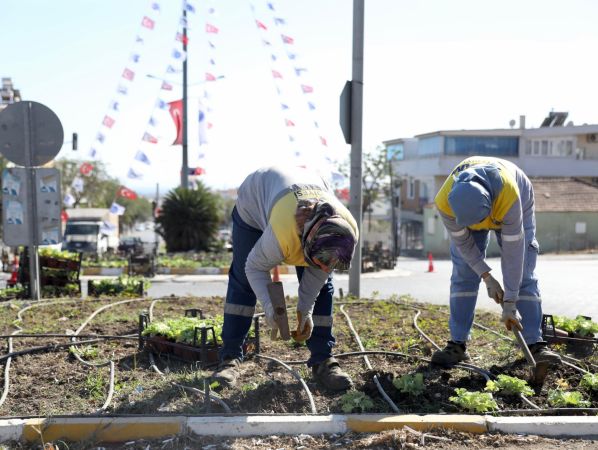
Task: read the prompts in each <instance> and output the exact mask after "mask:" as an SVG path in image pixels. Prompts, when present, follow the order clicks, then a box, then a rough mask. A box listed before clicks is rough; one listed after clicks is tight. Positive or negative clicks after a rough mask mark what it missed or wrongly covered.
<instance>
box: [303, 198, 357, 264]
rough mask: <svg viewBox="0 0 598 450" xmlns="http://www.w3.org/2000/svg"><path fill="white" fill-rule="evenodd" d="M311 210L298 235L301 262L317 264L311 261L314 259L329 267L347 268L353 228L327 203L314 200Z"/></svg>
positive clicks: (353, 241) (351, 251)
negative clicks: (301, 252) (301, 247)
mask: <svg viewBox="0 0 598 450" xmlns="http://www.w3.org/2000/svg"><path fill="white" fill-rule="evenodd" d="M314 211H315V213H314V215H313V217H312V218H311V219H310V220H308V221H307V222H305V225H304V227H303V236H302V238H301V244H302V246H303V255H304V256H305V261H306V262H307V263H308V264H309V265H310V266H313V267H318V265H317V264H315V263H314V258H317V259H318V260H319V261H321V262H322V263H324V264H325V265H326V266H328V267H330V268H331V269H338V270H348V269H349V267H350V266H351V259H352V258H353V251H354V250H355V244H356V243H357V239H356V236H355V232H354V231H353V228H352V227H351V225H350V224H349V223H348V222H347V221H346V220H345V219H343V218H342V217H341V216H340V215H338V214H336V211H335V210H334V208H333V206H332V205H331V204H330V203H326V202H318V203H317V204H316V206H315V207H314Z"/></svg>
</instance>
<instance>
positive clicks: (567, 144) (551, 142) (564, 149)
mask: <svg viewBox="0 0 598 450" xmlns="http://www.w3.org/2000/svg"><path fill="white" fill-rule="evenodd" d="M527 144H530V145H531V153H528V152H527ZM527 144H526V152H525V154H526V155H531V156H554V157H557V158H565V157H568V156H572V155H573V149H574V148H575V139H574V138H552V139H533V140H531V141H528V142H527Z"/></svg>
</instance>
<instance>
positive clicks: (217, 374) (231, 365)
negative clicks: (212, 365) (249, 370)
mask: <svg viewBox="0 0 598 450" xmlns="http://www.w3.org/2000/svg"><path fill="white" fill-rule="evenodd" d="M240 366H241V360H240V359H239V358H230V359H225V360H224V361H222V362H221V363H220V364H219V365H218V368H217V369H216V370H215V371H214V373H213V374H212V377H211V378H212V381H217V382H218V383H220V385H221V386H223V387H233V386H235V385H236V384H237V378H239V375H240V373H241V370H240Z"/></svg>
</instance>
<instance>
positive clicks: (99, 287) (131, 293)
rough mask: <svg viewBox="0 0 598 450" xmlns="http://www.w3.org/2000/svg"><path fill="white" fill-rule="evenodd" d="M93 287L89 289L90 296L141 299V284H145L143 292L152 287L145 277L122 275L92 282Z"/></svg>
mask: <svg viewBox="0 0 598 450" xmlns="http://www.w3.org/2000/svg"><path fill="white" fill-rule="evenodd" d="M90 283H93V286H90V287H89V295H93V296H96V297H101V296H109V297H116V296H118V297H139V296H140V294H141V293H140V292H139V283H143V290H144V291H146V290H147V289H149V287H150V282H149V280H147V279H145V278H143V277H129V276H127V275H121V276H119V277H118V278H116V279H112V278H108V279H105V280H100V281H91V282H90Z"/></svg>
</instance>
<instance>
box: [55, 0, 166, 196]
mask: <svg viewBox="0 0 598 450" xmlns="http://www.w3.org/2000/svg"><path fill="white" fill-rule="evenodd" d="M160 8H161V6H160V3H159V2H158V1H155V0H152V1H150V2H149V6H148V10H147V12H145V13H144V14H143V17H142V19H141V21H140V24H139V30H138V32H137V33H136V35H135V40H134V43H133V47H132V50H131V52H130V54H129V58H128V61H127V63H126V65H125V67H124V69H123V71H122V72H121V76H120V78H119V82H118V85H117V88H116V92H115V94H114V96H113V97H112V98H111V100H110V102H109V103H108V110H107V111H106V113H105V114H104V116H103V118H102V121H101V123H100V127H99V130H98V132H97V133H96V136H95V138H94V141H93V142H92V145H91V148H90V150H89V153H88V157H89V159H90V160H97V159H98V156H99V153H100V149H101V148H102V147H103V145H104V144H105V142H106V139H107V137H108V134H109V132H110V130H112V128H113V127H114V125H115V124H116V122H117V120H118V116H119V113H120V110H121V107H122V103H123V101H124V99H125V98H126V96H127V95H128V93H129V90H130V88H131V85H132V83H133V82H134V80H135V78H136V75H137V74H136V66H137V65H138V64H139V62H140V61H141V59H142V56H143V49H144V43H145V40H146V38H147V36H148V33H152V32H153V30H154V29H155V28H156V25H157V20H156V17H157V16H158V15H159V14H160ZM93 169H94V166H93V164H92V163H90V162H83V163H81V165H80V166H79V170H78V175H77V176H75V178H74V179H73V181H72V183H71V189H72V190H73V191H75V192H78V193H82V192H83V191H84V189H85V181H84V177H87V176H89V175H90V174H91V173H92V171H93ZM74 203H75V198H74V196H73V195H72V193H71V192H70V190H67V192H66V193H65V196H64V199H63V204H64V205H65V206H66V207H70V206H73V204H74Z"/></svg>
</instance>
